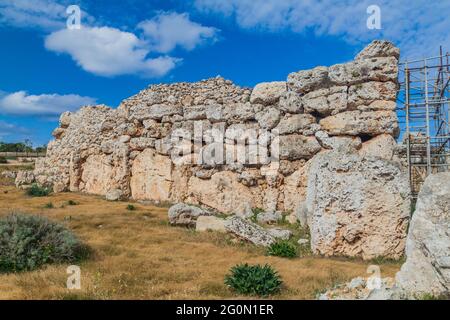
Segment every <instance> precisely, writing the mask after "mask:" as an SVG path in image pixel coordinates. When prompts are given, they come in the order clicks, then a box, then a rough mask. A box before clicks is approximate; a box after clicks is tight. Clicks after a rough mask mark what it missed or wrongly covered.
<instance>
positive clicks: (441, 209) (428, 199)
mask: <svg viewBox="0 0 450 320" xmlns="http://www.w3.org/2000/svg"><path fill="white" fill-rule="evenodd" d="M406 256H407V259H406V262H405V263H404V264H403V266H402V268H401V270H400V272H399V273H397V276H396V279H397V284H398V286H399V287H400V288H401V289H402V290H404V291H405V292H406V294H407V295H409V296H413V297H414V296H415V297H417V298H420V296H421V295H423V294H433V295H435V296H441V295H442V296H445V295H446V296H448V295H449V294H450V173H448V172H445V173H436V174H433V175H430V176H429V177H428V178H427V179H426V180H425V183H424V184H423V186H422V189H421V190H420V193H419V197H418V199H417V204H416V210H415V212H414V214H413V217H412V220H411V225H410V227H409V233H408V239H407V243H406Z"/></svg>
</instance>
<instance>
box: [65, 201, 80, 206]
mask: <svg viewBox="0 0 450 320" xmlns="http://www.w3.org/2000/svg"><path fill="white" fill-rule="evenodd" d="M67 205H69V206H76V205H78V202H76V201H73V200H69V201H67Z"/></svg>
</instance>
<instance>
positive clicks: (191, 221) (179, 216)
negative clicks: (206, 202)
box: [168, 203, 211, 227]
mask: <svg viewBox="0 0 450 320" xmlns="http://www.w3.org/2000/svg"><path fill="white" fill-rule="evenodd" d="M168 215H169V222H170V224H171V225H178V226H186V227H195V226H196V223H197V220H198V219H199V218H200V217H202V216H210V215H211V212H210V211H208V210H205V209H202V208H199V207H196V206H192V205H188V204H185V203H177V204H175V205H173V206H171V207H170V209H169V212H168Z"/></svg>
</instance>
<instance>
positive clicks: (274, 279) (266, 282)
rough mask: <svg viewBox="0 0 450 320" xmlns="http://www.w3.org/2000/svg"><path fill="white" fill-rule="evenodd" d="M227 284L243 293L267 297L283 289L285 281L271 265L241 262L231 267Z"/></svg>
mask: <svg viewBox="0 0 450 320" xmlns="http://www.w3.org/2000/svg"><path fill="white" fill-rule="evenodd" d="M225 284H226V285H227V286H229V287H230V288H232V289H233V290H235V291H236V292H238V293H240V294H243V295H256V296H260V297H267V296H269V295H272V294H276V293H278V292H279V291H280V290H281V285H282V284H283V281H282V280H281V278H280V276H279V275H278V273H277V272H276V271H275V270H274V269H273V268H272V267H271V266H269V265H267V264H266V265H264V266H261V265H248V264H239V265H236V266H234V267H232V268H231V272H230V274H228V275H227V276H226V277H225Z"/></svg>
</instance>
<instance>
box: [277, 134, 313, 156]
mask: <svg viewBox="0 0 450 320" xmlns="http://www.w3.org/2000/svg"><path fill="white" fill-rule="evenodd" d="M320 149H321V147H320V144H319V142H317V139H316V138H315V137H305V136H303V135H299V134H291V135H287V136H280V159H282V160H284V159H287V160H298V159H310V158H312V157H313V156H314V155H315V154H316V153H317V152H319V151H320Z"/></svg>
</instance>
